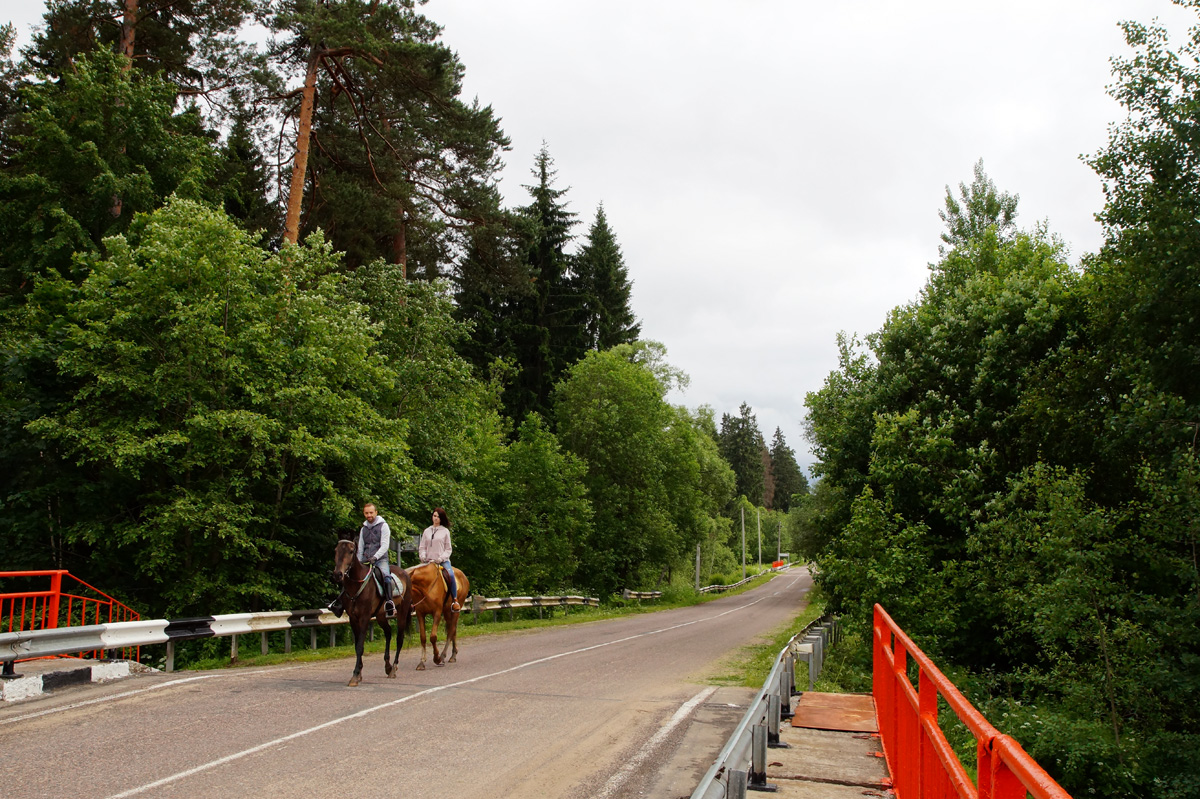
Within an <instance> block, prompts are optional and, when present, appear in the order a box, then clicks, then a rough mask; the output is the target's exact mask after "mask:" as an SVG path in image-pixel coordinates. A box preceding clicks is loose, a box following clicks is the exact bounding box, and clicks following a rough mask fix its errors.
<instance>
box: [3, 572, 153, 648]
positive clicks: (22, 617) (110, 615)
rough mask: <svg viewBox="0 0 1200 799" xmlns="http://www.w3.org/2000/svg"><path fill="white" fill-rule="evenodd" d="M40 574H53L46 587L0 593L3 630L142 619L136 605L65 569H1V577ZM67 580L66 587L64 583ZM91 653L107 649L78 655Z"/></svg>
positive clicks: (40, 628)
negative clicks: (10, 570) (6, 570)
mask: <svg viewBox="0 0 1200 799" xmlns="http://www.w3.org/2000/svg"><path fill="white" fill-rule="evenodd" d="M39 577H48V578H50V587H49V588H48V589H47V590H44V591H19V592H10V593H0V632H6V633H11V632H20V631H22V630H50V629H55V628H58V627H81V626H85V625H89V624H109V623H111V622H115V621H137V620H139V619H141V614H139V613H138V612H137V611H136V610H134V609H133V608H131V607H129V606H128V605H126V604H124V603H123V602H119V601H117V600H116V599H114V598H112V597H111V596H109V595H108V594H106V593H104V592H103V591H101V590H100V589H98V588H96V587H94V586H91V585H88V584H87V583H85V582H84V581H83V580H80V579H79V578H78V577H75V576H74V575H72V574H71V573H70V572H68V571H67V570H65V569H50V570H45V571H12V572H0V580H4V579H6V578H10V579H11V578H39ZM64 580H65V581H66V586H67V587H66V589H64V587H63V584H64ZM139 654H140V649H138V648H132V649H127V650H124V651H123V652H122V656H123V657H126V658H131V659H137V657H138V655H139ZM88 656H90V657H103V656H104V651H103V650H96V651H94V652H81V653H79V654H78V655H76V656H75V657H88Z"/></svg>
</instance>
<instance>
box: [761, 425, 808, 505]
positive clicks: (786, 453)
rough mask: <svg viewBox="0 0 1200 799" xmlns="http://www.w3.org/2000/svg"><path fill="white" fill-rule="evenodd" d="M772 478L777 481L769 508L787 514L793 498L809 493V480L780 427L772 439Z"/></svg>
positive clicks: (776, 429)
mask: <svg viewBox="0 0 1200 799" xmlns="http://www.w3.org/2000/svg"><path fill="white" fill-rule="evenodd" d="M771 476H772V478H773V479H774V481H775V491H774V497H773V500H772V502H771V504H770V505H768V507H772V508H778V509H779V510H781V511H784V512H785V513H786V512H787V511H788V509H789V508H791V506H792V497H795V496H797V495H804V494H807V493H808V490H809V489H808V478H806V477H805V476H804V472H802V471H800V464H798V463H796V453H795V451H793V450H792V448H791V447H789V446H788V445H787V440H786V439H785V438H784V437H783V431H782V430H780V429H779V428H778V427H776V428H775V435H774V436H773V437H772V438H771Z"/></svg>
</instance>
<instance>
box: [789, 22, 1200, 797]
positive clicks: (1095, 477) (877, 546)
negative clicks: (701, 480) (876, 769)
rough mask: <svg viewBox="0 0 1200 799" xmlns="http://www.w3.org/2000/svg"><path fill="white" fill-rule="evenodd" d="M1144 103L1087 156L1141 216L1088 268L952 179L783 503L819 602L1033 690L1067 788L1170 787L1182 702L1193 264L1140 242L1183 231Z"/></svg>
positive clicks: (829, 387)
mask: <svg viewBox="0 0 1200 799" xmlns="http://www.w3.org/2000/svg"><path fill="white" fill-rule="evenodd" d="M1134 30H1140V29H1137V28H1134ZM1134 43H1135V44H1136V43H1137V40H1136V38H1135V39H1134ZM1143 44H1145V42H1143ZM1151 55H1153V53H1152V54H1151ZM1160 55H1161V54H1160ZM1153 60H1154V59H1153V58H1150V61H1153ZM1168 61H1170V59H1166V60H1163V61H1160V62H1159V63H1160V66H1161V65H1162V64H1166V63H1167V62H1168ZM1136 63H1137V64H1139V65H1142V66H1144V65H1145V63H1148V62H1146V61H1137V62H1136ZM1125 68H1126V69H1131V68H1130V67H1129V66H1128V65H1126V67H1125ZM1140 68H1141V66H1139V67H1138V69H1140ZM1132 71H1133V72H1137V69H1133V70H1132ZM1142 77H1143V78H1144V77H1145V75H1142ZM1126 79H1128V75H1127V76H1126ZM1188 85H1190V84H1188ZM1142 88H1145V87H1142ZM1140 96H1141V95H1139V97H1140ZM1139 102H1140V101H1139ZM1143 110H1146V109H1143ZM1160 110H1161V109H1160ZM1168 110H1171V107H1168ZM1156 113H1157V112H1156ZM1155 124H1157V123H1152V124H1151V128H1154V125H1155ZM1145 127H1146V123H1145V120H1141V121H1138V122H1136V123H1133V122H1131V123H1130V124H1129V125H1128V126H1126V127H1125V128H1122V129H1120V130H1119V132H1118V134H1117V135H1114V140H1113V141H1114V143H1113V145H1112V146H1111V147H1110V150H1109V151H1108V152H1107V153H1106V154H1105V155H1103V156H1102V157H1100V158H1098V164H1099V165H1100V167H1101V168H1105V169H1109V170H1110V173H1109V174H1110V176H1111V177H1113V179H1114V180H1116V181H1117V189H1116V190H1113V191H1110V204H1109V209H1108V210H1107V211H1106V214H1107V216H1108V219H1109V220H1117V219H1120V220H1122V221H1123V223H1124V222H1127V223H1129V224H1131V225H1134V224H1135V222H1136V225H1135V227H1133V228H1132V229H1128V230H1127V229H1124V228H1121V229H1119V230H1116V229H1114V230H1113V231H1112V232H1113V237H1112V240H1111V242H1110V245H1109V247H1108V248H1107V249H1106V252H1105V253H1104V256H1103V257H1102V258H1095V259H1089V261H1088V262H1087V267H1088V268H1087V269H1086V271H1083V272H1080V271H1078V270H1073V269H1070V268H1069V267H1068V266H1067V265H1066V264H1064V263H1063V261H1062V255H1061V246H1060V245H1059V243H1058V242H1057V241H1056V240H1054V239H1053V238H1052V237H1050V236H1049V235H1048V234H1047V233H1046V231H1045V230H1044V229H1036V230H1034V231H1033V232H1021V231H1016V230H1015V229H1014V228H1013V227H1012V224H1011V222H1012V217H1013V216H1015V210H1016V208H1015V197H1009V196H1008V195H1004V194H1000V193H998V192H997V191H996V190H995V187H994V186H992V184H991V182H990V180H988V179H987V178H986V175H984V174H983V173H982V170H981V169H980V168H977V170H976V175H975V182H974V183H973V184H972V187H971V188H970V189H968V188H967V187H965V186H964V187H962V197H963V204H962V205H958V204H956V203H955V202H954V201H953V198H952V197H950V196H949V192H948V198H947V199H948V202H947V205H948V212H947V213H945V214H943V218H944V219H945V220H946V222H947V224H948V227H949V228H950V232H949V234H948V235H947V236H946V237H944V239H945V241H946V242H947V243H949V244H951V245H952V247H951V249H950V250H949V251H943V253H942V259H941V260H940V261H939V263H938V264H936V265H934V266H933V267H932V271H931V275H930V280H929V283H928V285H927V286H926V289H925V291H924V292H923V293H922V296H921V297H920V299H919V300H918V301H917V302H914V303H912V304H910V305H908V306H905V307H902V308H898V309H896V310H895V311H893V312H892V314H891V315H890V316H889V318H888V320H887V323H886V324H885V325H884V327H883V328H882V329H881V330H880V331H879V332H878V333H876V334H874V335H872V336H870V337H868V339H867V342H866V344H867V347H868V348H869V349H867V350H864V348H863V346H862V344H860V343H858V342H856V341H848V340H847V339H846V338H844V337H843V338H841V339H840V340H839V346H840V350H841V358H840V364H839V369H838V370H837V371H836V372H834V373H833V374H831V375H830V377H829V379H828V380H827V381H826V384H825V387H824V388H823V389H822V390H821V391H819V392H814V393H813V394H810V395H809V398H808V406H809V415H808V418H807V420H806V424H807V432H808V433H809V435H810V437H811V438H812V440H813V442H814V448H815V450H816V451H817V454H818V456H819V457H820V458H821V462H820V463H819V464H818V466H817V467H816V469H815V472H816V474H817V475H818V476H819V477H821V481H820V482H819V483H818V485H817V488H816V491H815V492H814V494H813V495H812V496H810V497H806V498H805V499H804V501H803V502H802V503H801V504H800V506H799V507H798V508H796V509H795V510H794V511H793V513H792V514H791V518H790V519H789V522H790V524H789V528H790V530H791V532H792V535H793V540H794V541H796V542H797V544H798V546H799V547H800V549H801V552H802V553H803V554H804V555H805V556H807V557H811V558H813V559H814V560H815V561H816V563H817V566H818V569H819V573H818V580H819V582H820V584H821V586H822V587H823V588H824V589H825V590H826V591H827V592H828V593H829V596H830V603H831V607H833V608H835V609H839V610H841V611H843V612H845V613H847V614H849V616H850V617H851V618H852V619H856V620H858V623H860V624H865V623H866V620H867V619H868V618H869V613H870V609H871V606H872V605H873V603H875V602H877V601H878V602H881V603H882V604H884V606H885V607H887V608H888V610H889V612H890V613H891V614H892V615H893V617H894V618H896V619H897V621H898V622H899V623H900V624H901V625H902V626H903V627H904V628H905V629H906V631H908V632H909V633H910V634H911V635H913V636H914V638H916V639H917V640H918V641H919V642H920V644H921V646H922V648H923V649H925V650H926V651H927V652H928V653H930V654H934V655H936V656H937V657H938V658H940V659H944V660H945V662H947V663H956V664H959V665H963V666H966V667H968V669H969V671H970V673H973V674H976V675H983V677H981V679H982V680H983V682H984V683H987V684H988V687H987V688H986V690H984V691H983V692H982V693H981V695H980V699H979V701H980V702H981V704H982V705H984V707H985V709H986V708H988V707H993V705H991V704H989V703H991V702H992V701H993V697H1007V700H1006V701H1009V702H1010V703H1012V705H1013V706H1014V707H1016V706H1023V707H1026V708H1028V707H1033V706H1036V707H1038V708H1040V709H1041V710H1040V711H1039V713H1040V715H1038V717H1037V719H1036V723H1034V720H1033V719H1032V718H1031V717H1030V715H1029V714H1028V713H1027V712H1025V711H1021V712H1019V713H1018V712H1016V711H1013V710H1012V709H1011V708H1009V707H1006V708H1000V709H999V710H998V712H999V713H1000V714H1001V715H1000V718H1002V719H1008V718H1010V717H1011V718H1012V719H1014V720H1015V719H1018V718H1022V719H1023V720H1021V722H1020V723H1019V724H1014V725H1013V726H1015V728H1016V729H1015V730H1010V731H1012V732H1013V734H1014V735H1016V736H1017V737H1018V739H1020V740H1022V741H1023V742H1024V743H1026V745H1027V748H1029V749H1030V750H1031V751H1033V752H1034V753H1035V754H1036V755H1038V756H1039V757H1040V759H1041V761H1042V762H1043V764H1045V765H1047V766H1048V767H1049V768H1050V770H1051V772H1052V773H1053V774H1055V775H1056V776H1057V777H1058V778H1059V779H1061V780H1062V781H1063V784H1064V786H1065V787H1066V788H1067V789H1068V790H1069V791H1072V792H1082V791H1087V792H1088V793H1089V794H1093V793H1094V794H1096V795H1103V796H1112V797H1125V796H1186V795H1189V794H1188V793H1187V791H1188V788H1187V787H1186V786H1189V785H1194V784H1195V775H1194V769H1189V768H1180V767H1179V766H1178V765H1177V764H1175V763H1171V764H1170V765H1168V761H1170V758H1168V757H1166V750H1164V749H1162V748H1161V747H1163V746H1176V747H1182V748H1184V749H1187V748H1191V747H1195V746H1196V741H1197V740H1198V739H1197V737H1196V736H1197V733H1198V730H1197V726H1196V725H1197V723H1198V722H1200V717H1197V715H1196V711H1195V708H1196V707H1200V697H1198V695H1197V683H1198V681H1197V678H1196V675H1197V674H1200V670H1198V669H1197V665H1200V664H1198V661H1197V658H1198V655H1197V652H1200V640H1197V634H1196V630H1197V629H1200V589H1198V586H1200V578H1198V576H1197V572H1196V567H1195V557H1194V555H1195V551H1196V544H1195V540H1196V539H1195V530H1196V529H1198V528H1197V526H1196V523H1195V522H1194V521H1193V518H1194V516H1195V510H1194V509H1193V505H1194V503H1196V502H1197V499H1196V497H1197V496H1200V493H1198V492H1197V490H1196V489H1197V487H1198V486H1197V484H1196V482H1195V481H1194V475H1195V474H1196V465H1195V455H1194V452H1193V447H1194V443H1193V436H1192V433H1193V432H1194V429H1195V425H1194V424H1191V423H1190V422H1187V420H1189V419H1194V418H1195V417H1196V409H1197V407H1198V405H1197V400H1198V399H1200V397H1198V396H1197V395H1196V394H1194V393H1193V388H1192V384H1191V382H1190V381H1191V377H1190V376H1189V375H1191V374H1192V372H1193V356H1192V352H1193V349H1194V348H1193V343H1192V342H1188V341H1184V339H1185V338H1186V337H1187V336H1188V335H1189V334H1188V333H1186V330H1187V325H1188V324H1190V323H1188V322H1187V321H1186V320H1184V319H1183V318H1182V317H1181V316H1179V313H1182V311H1181V310H1180V309H1181V308H1184V307H1188V306H1189V304H1190V303H1191V301H1190V299H1188V297H1187V294H1186V293H1187V292H1188V291H1190V289H1186V288H1185V287H1183V286H1182V284H1181V283H1180V281H1183V282H1186V280H1187V279H1186V274H1187V272H1186V269H1187V268H1190V267H1185V266H1184V264H1183V263H1182V262H1179V261H1171V260H1170V259H1168V258H1166V257H1165V252H1166V251H1165V250H1163V249H1156V248H1163V247H1178V246H1185V245H1184V244H1183V243H1181V242H1178V241H1177V240H1176V239H1174V238H1172V237H1173V236H1174V235H1175V232H1176V228H1164V227H1160V226H1159V222H1160V221H1161V220H1159V219H1158V218H1157V217H1156V216H1155V213H1157V211H1156V212H1155V213H1149V212H1148V211H1147V209H1148V208H1149V207H1150V206H1151V205H1153V207H1154V208H1156V209H1160V210H1161V208H1162V204H1163V203H1168V202H1170V203H1175V202H1179V199H1178V195H1175V194H1172V195H1170V196H1168V195H1167V194H1166V193H1164V194H1163V195H1162V196H1159V195H1157V194H1156V192H1157V191H1158V189H1156V188H1154V187H1153V185H1152V184H1155V185H1156V180H1157V179H1155V180H1153V181H1151V180H1147V181H1145V182H1143V181H1142V177H1140V176H1144V175H1145V174H1146V173H1145V172H1144V171H1141V167H1140V166H1137V165H1136V163H1137V162H1138V161H1139V159H1144V158H1149V154H1150V153H1152V152H1157V150H1155V149H1154V147H1152V146H1151V144H1152V140H1157V139H1159V138H1162V137H1163V136H1164V135H1166V133H1165V132H1166V130H1167V129H1168V126H1166V125H1164V126H1163V127H1162V128H1161V129H1157V133H1156V134H1154V135H1147V136H1145V137H1142V133H1143V132H1144V131H1145ZM1135 145H1136V146H1135ZM1163 166H1164V168H1167V165H1165V164H1164V165H1163ZM1177 188H1178V186H1177ZM1139 209H1140V210H1139ZM1188 213H1190V211H1189V212H1188ZM1156 237H1160V238H1157V239H1156ZM1168 241H1171V242H1174V243H1173V244H1170V245H1168V244H1167V242H1168ZM1177 267H1178V268H1177ZM1180 270H1183V271H1180ZM1167 293H1170V295H1171V297H1172V299H1171V302H1170V304H1169V306H1166V307H1158V306H1159V305H1162V300H1163V297H1164V296H1167ZM1186 313H1191V312H1190V311H1188V312H1186ZM1164 314H1165V315H1164ZM1172 314H1175V315H1174V316H1172ZM989 680H990V681H991V682H990V683H989V682H988V681H989ZM995 701H1000V699H999V698H996V699H995ZM994 707H997V708H999V706H998V705H996V706H994ZM1004 713H1007V714H1009V715H1008V716H1005V715H1003V714H1004ZM1022 714H1023V715H1022ZM998 723H999V722H998ZM1005 723H1006V724H1007V721H1006V722H1005ZM1001 726H1004V725H1003V724H1002V725H1001Z"/></svg>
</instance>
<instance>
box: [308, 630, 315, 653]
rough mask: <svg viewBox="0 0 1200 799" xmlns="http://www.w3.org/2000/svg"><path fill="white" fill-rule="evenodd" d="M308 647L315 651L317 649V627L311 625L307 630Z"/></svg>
mask: <svg viewBox="0 0 1200 799" xmlns="http://www.w3.org/2000/svg"><path fill="white" fill-rule="evenodd" d="M308 648H309V649H312V650H313V651H316V649H317V628H316V627H311V628H309V630H308Z"/></svg>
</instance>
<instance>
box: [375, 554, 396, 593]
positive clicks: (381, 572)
mask: <svg viewBox="0 0 1200 799" xmlns="http://www.w3.org/2000/svg"><path fill="white" fill-rule="evenodd" d="M375 576H376V577H378V578H379V585H380V588H382V589H383V591H384V594H383V596H384V598H385V599H386V598H387V597H389V596H391V594H392V589H393V588H394V587H395V586H393V585H392V570H391V568H390V564H389V563H388V562H387V561H384V560H377V561H375Z"/></svg>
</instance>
